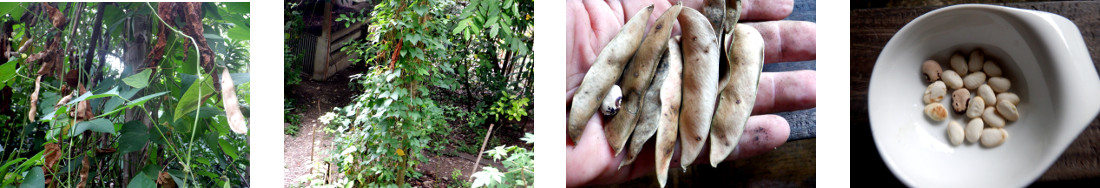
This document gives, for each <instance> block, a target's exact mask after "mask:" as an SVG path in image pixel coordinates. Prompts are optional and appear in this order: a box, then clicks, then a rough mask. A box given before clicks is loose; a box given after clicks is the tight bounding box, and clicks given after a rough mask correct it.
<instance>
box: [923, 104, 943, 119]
mask: <svg viewBox="0 0 1100 188" xmlns="http://www.w3.org/2000/svg"><path fill="white" fill-rule="evenodd" d="M924 114H925V115H928V118H932V120H936V121H943V120H944V119H947V108H946V107H943V104H940V103H932V104H928V105H926V106H924Z"/></svg>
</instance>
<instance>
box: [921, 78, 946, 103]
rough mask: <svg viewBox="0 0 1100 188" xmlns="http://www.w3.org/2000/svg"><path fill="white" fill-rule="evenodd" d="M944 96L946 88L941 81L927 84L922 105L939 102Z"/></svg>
mask: <svg viewBox="0 0 1100 188" xmlns="http://www.w3.org/2000/svg"><path fill="white" fill-rule="evenodd" d="M946 95H947V86H946V85H944V84H943V81H936V82H932V84H929V85H928V88H925V90H924V103H925V104H928V103H935V102H940V101H942V100H943V97H944V96H946Z"/></svg>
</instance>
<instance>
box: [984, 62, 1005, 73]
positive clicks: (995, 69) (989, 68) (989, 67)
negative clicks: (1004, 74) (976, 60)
mask: <svg viewBox="0 0 1100 188" xmlns="http://www.w3.org/2000/svg"><path fill="white" fill-rule="evenodd" d="M982 72H985V74H986V75H989V76H1001V67H1000V66H997V64H995V63H993V60H985V65H982Z"/></svg>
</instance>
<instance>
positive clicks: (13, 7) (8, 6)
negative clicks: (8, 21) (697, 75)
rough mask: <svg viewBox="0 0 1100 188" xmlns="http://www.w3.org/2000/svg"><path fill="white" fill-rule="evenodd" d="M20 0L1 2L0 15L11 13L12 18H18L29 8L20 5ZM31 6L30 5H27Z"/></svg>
mask: <svg viewBox="0 0 1100 188" xmlns="http://www.w3.org/2000/svg"><path fill="white" fill-rule="evenodd" d="M19 4H20V3H18V2H3V3H0V16H2V15H3V14H11V17H12V19H16V20H18V19H19V18H20V17H22V16H23V12H24V11H26V10H27V9H26V8H24V7H22V6H20V5H19ZM26 6H30V5H26Z"/></svg>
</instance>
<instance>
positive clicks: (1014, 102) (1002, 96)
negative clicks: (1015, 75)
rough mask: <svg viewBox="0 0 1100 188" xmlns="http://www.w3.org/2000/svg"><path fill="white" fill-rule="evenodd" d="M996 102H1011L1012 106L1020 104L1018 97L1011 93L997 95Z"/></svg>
mask: <svg viewBox="0 0 1100 188" xmlns="http://www.w3.org/2000/svg"><path fill="white" fill-rule="evenodd" d="M997 100H1006V101H1008V102H1011V103H1012V105H1019V104H1020V96H1017V95H1016V94H1015V93H1012V92H1004V93H1000V94H997Z"/></svg>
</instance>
